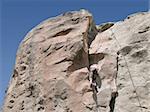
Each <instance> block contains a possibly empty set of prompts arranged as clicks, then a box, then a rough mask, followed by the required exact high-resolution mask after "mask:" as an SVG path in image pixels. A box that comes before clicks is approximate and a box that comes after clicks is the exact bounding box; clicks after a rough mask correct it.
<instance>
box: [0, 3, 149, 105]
mask: <svg viewBox="0 0 150 112" xmlns="http://www.w3.org/2000/svg"><path fill="white" fill-rule="evenodd" d="M148 2H149V0H3V1H1V3H0V5H1V6H0V106H1V105H2V103H3V99H4V95H5V93H4V91H5V89H6V87H7V86H8V82H9V80H10V77H11V74H12V71H13V67H14V63H15V57H16V51H17V48H18V45H19V43H20V42H21V40H22V39H23V38H24V36H25V35H26V34H27V32H28V31H30V30H31V29H32V28H33V27H34V26H36V25H37V24H39V23H40V22H41V21H43V20H45V19H47V18H50V17H53V16H56V15H59V14H61V13H64V12H66V11H71V10H79V9H81V8H84V9H87V10H89V11H90V12H91V13H92V14H93V16H94V20H95V22H96V24H101V23H103V22H109V21H119V20H123V19H124V18H125V17H126V16H127V15H129V14H132V13H136V12H141V11H148V4H149V3H148Z"/></svg>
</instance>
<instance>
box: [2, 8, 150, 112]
mask: <svg viewBox="0 0 150 112" xmlns="http://www.w3.org/2000/svg"><path fill="white" fill-rule="evenodd" d="M92 66H96V69H97V71H98V75H99V77H100V79H101V86H100V88H98V90H97V92H96V93H94V92H93V90H92V88H91V82H90V79H89V75H90V72H91V71H90V67H92ZM149 68H150V13H146V12H143V13H139V14H135V15H131V16H129V17H127V18H126V19H125V20H123V21H120V22H117V23H105V24H102V25H100V26H98V25H97V26H96V25H95V24H94V20H93V17H92V15H91V14H90V13H89V12H88V11H85V10H80V11H72V12H67V13H64V14H62V15H59V16H57V17H53V18H51V19H48V20H46V21H44V22H42V23H40V24H39V25H38V26H36V27H35V28H34V29H32V30H31V31H30V32H29V33H28V34H27V35H26V37H25V38H24V40H23V41H22V43H21V44H20V47H19V49H18V52H17V57H16V64H15V68H14V73H13V75H12V79H11V81H10V84H9V88H8V90H7V93H6V98H5V102H4V106H3V112H150V69H149ZM93 80H94V79H93Z"/></svg>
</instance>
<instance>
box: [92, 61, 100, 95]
mask: <svg viewBox="0 0 150 112" xmlns="http://www.w3.org/2000/svg"><path fill="white" fill-rule="evenodd" d="M89 79H90V83H91V88H92V90H93V91H94V92H96V93H97V92H98V89H99V88H100V87H101V79H100V76H99V74H98V67H97V65H96V64H94V65H92V66H91V67H90V76H89Z"/></svg>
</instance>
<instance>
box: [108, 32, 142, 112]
mask: <svg viewBox="0 0 150 112" xmlns="http://www.w3.org/2000/svg"><path fill="white" fill-rule="evenodd" d="M111 33H112V37H113V38H114V39H115V40H116V42H117V44H118V46H119V48H120V49H121V48H122V46H121V45H120V42H119V41H118V40H117V38H116V37H115V34H114V32H113V30H112V29H111ZM122 56H123V55H122ZM123 59H124V61H125V65H126V67H127V70H128V74H129V77H130V79H131V82H132V86H133V88H134V91H135V94H136V96H137V100H138V103H139V107H142V105H141V102H140V98H139V95H138V93H137V90H136V87H135V84H134V81H133V78H132V75H131V72H130V69H129V66H128V63H127V60H126V58H125V56H123ZM140 110H141V112H143V110H142V108H140Z"/></svg>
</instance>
